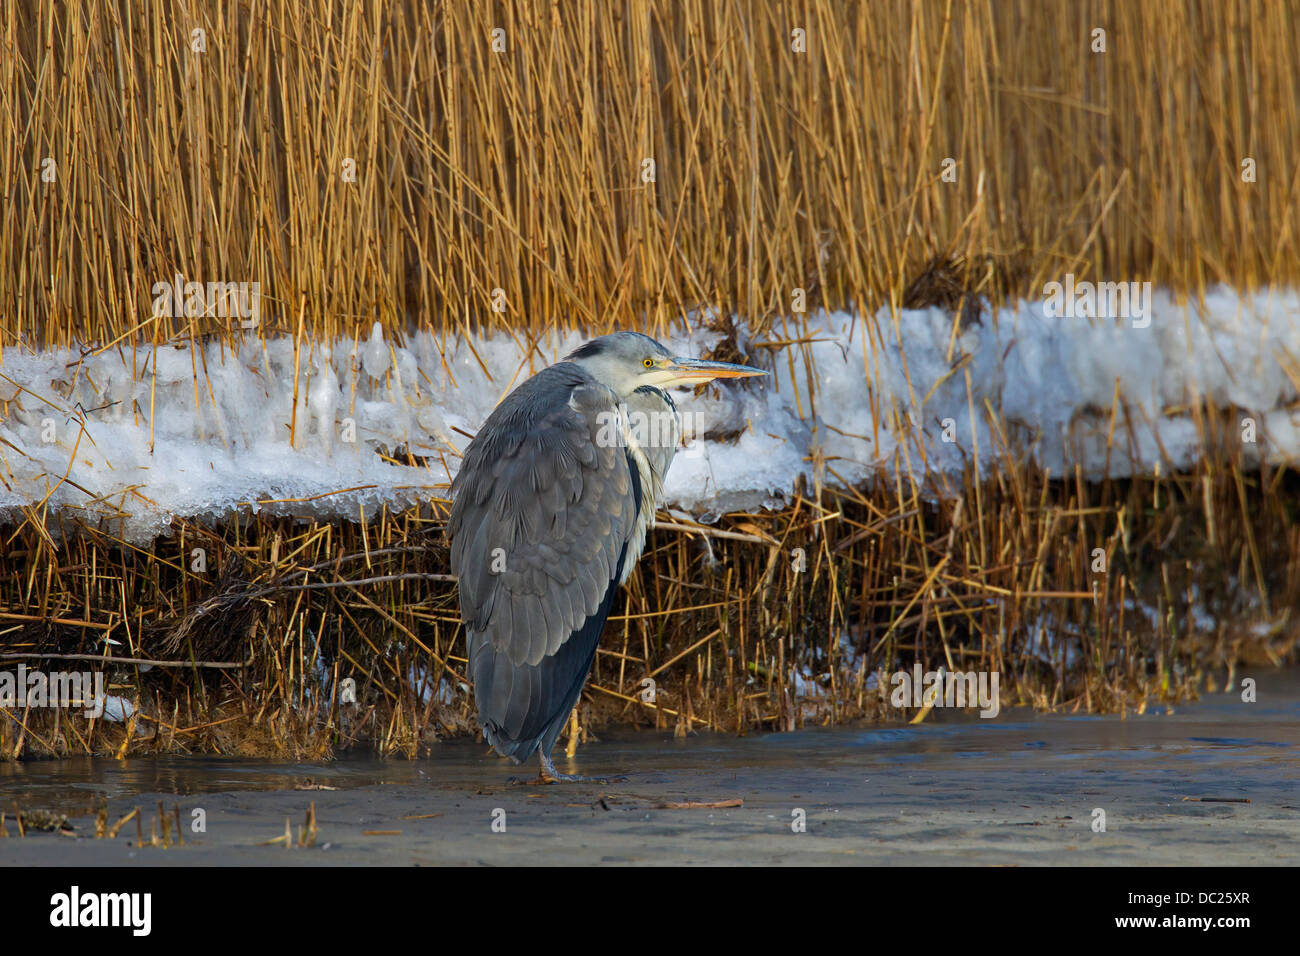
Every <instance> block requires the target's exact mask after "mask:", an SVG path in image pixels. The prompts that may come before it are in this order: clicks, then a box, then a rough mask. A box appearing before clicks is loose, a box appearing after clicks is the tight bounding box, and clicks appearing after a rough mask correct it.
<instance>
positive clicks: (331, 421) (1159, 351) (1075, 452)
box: [0, 289, 1300, 543]
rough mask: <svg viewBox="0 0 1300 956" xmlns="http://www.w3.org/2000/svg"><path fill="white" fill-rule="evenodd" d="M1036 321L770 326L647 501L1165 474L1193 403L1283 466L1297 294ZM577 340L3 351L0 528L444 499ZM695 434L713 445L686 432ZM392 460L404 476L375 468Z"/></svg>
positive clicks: (1186, 455) (1289, 450) (920, 318)
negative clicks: (528, 383)
mask: <svg viewBox="0 0 1300 956" xmlns="http://www.w3.org/2000/svg"><path fill="white" fill-rule="evenodd" d="M1051 311H1052V310H1050V309H1048V308H1045V305H1044V303H1042V302H1024V303H1021V304H1020V305H1018V306H1017V307H1015V308H1009V309H1004V310H1001V311H1000V312H997V313H996V314H993V315H989V314H985V315H984V316H983V318H982V319H981V320H980V321H979V322H976V323H971V324H969V326H968V327H966V328H965V329H963V330H960V331H956V332H955V330H954V323H953V317H952V315H951V313H949V312H947V311H945V310H942V309H938V308H931V309H918V310H910V311H902V312H899V313H898V314H897V316H894V315H892V314H891V313H890V312H889V311H888V310H882V311H881V312H880V313H878V314H877V315H875V316H871V317H863V316H861V315H854V314H851V313H847V312H833V313H826V312H818V313H810V314H808V315H806V316H798V317H792V318H789V319H785V320H781V321H778V322H777V323H776V326H775V327H774V328H772V329H770V330H769V331H768V332H767V333H766V334H765V335H763V336H762V337H761V339H762V340H763V341H767V340H786V339H797V340H801V342H800V344H797V345H794V346H792V347H786V348H780V349H769V348H765V347H762V344H763V342H762V341H759V342H757V343H756V345H757V346H758V347H756V348H755V349H754V350H753V353H752V354H754V355H757V356H760V357H761V356H766V357H767V358H768V360H770V362H771V367H772V370H773V376H772V378H770V379H766V380H761V381H760V382H758V384H756V385H755V384H749V385H745V386H742V387H731V386H727V387H720V388H710V389H707V390H706V391H705V392H704V393H703V394H701V395H699V396H693V395H691V394H689V393H686V392H683V393H681V394H680V395H679V402H678V405H679V408H680V409H681V410H682V412H683V414H684V417H685V423H684V426H685V427H684V437H685V440H686V445H685V447H684V448H683V449H682V450H681V452H680V453H679V455H678V458H677V460H676V462H675V463H674V465H673V468H672V470H671V472H670V473H669V477H668V481H667V486H666V495H667V498H668V502H667V503H668V504H669V505H671V506H673V507H675V508H679V509H683V510H686V511H689V512H692V513H694V514H697V515H699V514H701V513H709V514H716V513H718V512H721V511H726V510H732V509H742V508H756V507H760V506H764V505H767V506H771V507H775V506H778V505H779V504H780V503H781V502H782V501H783V498H784V496H785V495H787V494H788V493H789V492H790V490H791V489H792V487H793V485H794V482H795V481H796V479H797V478H798V477H799V476H801V475H802V476H804V477H805V478H806V479H807V480H808V481H810V482H812V483H818V482H822V483H826V484H837V483H840V482H850V483H857V482H861V481H863V480H865V479H867V478H869V477H871V476H872V475H873V474H876V473H879V472H881V471H884V472H892V471H893V470H894V469H902V470H903V471H904V472H905V473H906V472H910V473H911V474H914V475H916V476H917V477H918V478H919V477H923V476H926V475H928V476H930V477H934V478H937V479H939V480H942V479H943V478H944V477H945V476H951V475H954V474H958V473H960V470H961V468H962V467H963V464H964V463H965V462H967V461H970V460H972V459H977V460H978V461H979V462H980V465H981V468H984V469H987V468H989V467H990V466H994V465H996V463H997V462H998V461H999V460H1000V458H1001V456H1002V455H1003V454H1004V452H1005V449H1004V442H1005V443H1006V444H1007V445H1009V449H1010V453H1012V454H1014V455H1015V456H1016V457H1018V458H1026V457H1032V458H1034V459H1036V460H1037V461H1038V462H1039V463H1040V464H1041V465H1043V466H1044V467H1047V468H1050V469H1051V470H1052V472H1053V473H1054V474H1061V473H1062V472H1064V471H1065V470H1066V469H1067V468H1072V467H1073V466H1074V464H1075V463H1078V464H1079V465H1081V466H1082V467H1083V469H1084V470H1085V472H1086V473H1087V474H1088V475H1089V476H1093V477H1097V476H1100V475H1102V474H1104V473H1105V472H1106V470H1107V469H1109V471H1110V473H1111V474H1113V475H1116V476H1120V475H1127V474H1132V473H1150V472H1151V471H1152V470H1153V469H1154V468H1156V467H1157V466H1163V467H1164V468H1166V469H1173V468H1186V467H1187V466H1189V465H1190V464H1192V463H1193V462H1194V461H1195V460H1196V458H1197V456H1198V455H1199V454H1200V450H1201V447H1200V442H1201V439H1200V435H1199V432H1198V429H1197V426H1196V423H1195V420H1194V419H1193V417H1192V411H1193V408H1194V407H1195V406H1196V404H1197V403H1200V402H1205V401H1208V402H1209V403H1211V404H1213V405H1215V406H1217V407H1220V408H1229V407H1232V408H1236V409H1239V410H1240V416H1242V417H1247V416H1248V417H1250V418H1252V419H1253V428H1254V431H1255V438H1256V441H1255V442H1254V443H1253V444H1252V443H1247V444H1246V445H1244V446H1243V447H1244V454H1245V458H1246V460H1247V461H1257V460H1259V459H1261V458H1264V457H1267V458H1268V459H1270V460H1272V461H1296V460H1297V459H1300V411H1298V410H1297V409H1296V408H1294V407H1293V406H1295V405H1296V404H1297V382H1300V293H1297V292H1296V291H1292V290H1286V291H1279V290H1272V291H1267V290H1266V291H1262V292H1258V293H1254V294H1249V295H1247V294H1243V293H1238V292H1235V291H1232V290H1227V289H1216V290H1213V291H1211V292H1210V293H1208V294H1207V296H1206V299H1205V301H1204V303H1203V304H1196V303H1192V304H1190V305H1183V304H1179V303H1177V302H1175V301H1174V300H1173V299H1172V298H1171V297H1170V296H1169V295H1168V294H1167V293H1164V292H1161V291H1159V290H1157V291H1156V292H1155V293H1154V295H1153V296H1152V299H1151V302H1150V315H1149V318H1150V323H1149V325H1146V326H1145V327H1139V323H1136V322H1134V321H1132V320H1128V319H1118V320H1117V319H1106V318H1086V317H1078V318H1073V317H1064V316H1060V317H1058V316H1055V315H1053V314H1050V313H1051ZM740 329H741V332H740V334H741V337H742V345H743V344H746V343H745V341H744V336H745V334H746V333H745V330H744V326H743V323H742V324H741V326H740ZM717 338H718V335H717V333H712V332H708V331H701V330H695V331H693V332H692V331H688V330H686V329H683V330H682V331H681V332H680V334H677V335H675V336H673V337H672V338H671V339H670V340H669V341H667V342H666V343H665V344H666V345H668V346H669V348H672V349H674V350H675V351H678V352H682V353H687V354H700V353H701V352H703V351H706V350H707V349H708V348H710V347H711V346H712V345H714V344H715V343H716V341H717ZM580 341H581V337H580V336H579V335H578V334H577V333H568V334H566V335H563V336H558V337H555V336H553V337H549V338H546V339H543V340H542V341H540V342H538V343H536V345H535V347H533V348H532V349H531V350H527V351H526V346H527V344H528V343H526V342H525V341H524V340H523V339H520V338H516V337H513V336H511V335H507V334H498V335H495V336H492V337H486V338H480V339H476V340H473V341H472V342H471V341H466V340H464V339H460V338H447V339H445V340H444V339H438V338H436V337H434V336H433V335H431V334H430V333H428V332H419V333H416V334H414V335H411V336H408V337H407V338H406V339H405V345H404V346H397V345H395V344H393V343H391V342H389V341H386V340H385V339H384V337H383V335H382V333H381V332H379V331H378V329H377V328H376V330H374V331H372V332H371V333H369V334H368V335H366V336H365V337H363V338H362V339H360V340H357V341H354V340H352V339H349V338H344V339H341V340H339V341H336V342H333V343H319V342H310V341H309V342H304V343H303V344H302V346H301V347H300V348H299V349H298V350H297V351H295V348H294V342H293V340H292V339H290V338H287V337H285V338H279V339H272V340H269V341H265V342H263V341H262V340H260V339H258V338H257V337H255V336H253V335H251V334H250V335H249V337H248V338H246V339H244V340H243V341H241V342H239V343H237V348H235V349H234V350H232V349H231V347H230V345H229V344H223V343H222V342H220V341H206V342H203V343H201V344H200V345H197V346H190V345H189V344H179V345H175V346H173V345H163V346H159V347H152V346H145V347H114V348H111V349H107V350H104V351H98V352H96V351H94V350H91V349H87V350H85V351H84V354H83V351H82V350H75V351H73V350H56V351H50V352H42V353H36V354H33V353H32V352H30V351H29V350H26V349H24V348H22V347H10V348H6V349H4V350H3V351H2V352H0V522H6V521H22V520H24V514H23V511H22V509H23V508H24V507H30V506H33V505H36V506H38V510H39V513H40V514H41V515H42V516H43V517H44V518H45V520H46V523H47V524H48V525H50V526H52V527H55V528H56V529H57V527H58V524H59V522H58V520H57V519H58V518H59V517H60V516H67V517H70V516H77V517H79V518H81V519H82V520H84V521H87V522H88V523H91V524H99V525H102V526H104V527H106V528H108V529H109V530H112V531H113V532H114V533H118V534H121V535H123V536H124V537H125V538H126V539H127V540H130V541H132V542H133V543H144V542H147V541H149V540H151V539H152V538H154V537H155V536H157V535H159V534H162V533H166V531H167V530H168V528H169V525H170V522H171V519H172V517H173V516H182V517H187V518H197V519H202V520H212V519H217V518H220V517H223V516H226V515H229V514H231V513H232V512H236V511H244V510H262V509H265V510H268V511H271V512H274V513H284V514H293V515H301V516H318V517H327V518H328V517H358V516H360V515H363V514H364V515H366V516H370V515H373V514H374V513H375V512H376V510H378V509H379V508H380V507H383V506H387V507H389V508H401V507H405V506H408V505H411V504H413V503H415V502H417V501H419V500H421V499H427V498H429V497H431V496H445V495H446V485H447V483H448V482H449V481H450V479H451V477H452V475H454V473H455V470H456V467H457V461H458V457H457V456H458V453H459V450H460V449H462V448H463V447H464V445H465V444H466V443H467V441H468V439H467V438H466V437H465V435H464V434H463V432H470V433H472V432H473V431H474V430H475V429H477V428H478V427H479V425H480V424H481V423H482V421H483V420H484V418H485V417H486V416H487V414H488V412H490V411H491V409H492V408H493V406H494V405H495V404H496V403H497V402H498V401H499V400H500V398H501V397H502V396H503V395H505V394H506V393H507V392H508V391H509V390H510V389H511V388H513V387H514V386H516V385H517V384H519V383H520V382H522V381H523V380H524V379H525V378H526V377H527V376H528V375H529V374H531V373H532V372H533V371H536V370H537V369H539V368H541V367H542V366H543V365H545V364H547V363H549V362H551V361H555V360H557V359H559V358H560V357H562V356H563V355H564V354H565V353H566V352H568V351H569V350H571V349H572V348H574V347H576V346H577V345H578V344H579V343H580ZM760 360H762V359H760ZM1117 396H1118V399H1119V401H1118V414H1117V415H1114V416H1113V415H1112V408H1113V407H1116V401H1115V400H1116V397H1117ZM990 416H998V417H997V418H996V427H991V426H990ZM972 422H973V424H972ZM1250 427H1251V426H1250V423H1245V424H1244V425H1243V429H1244V432H1243V434H1244V433H1248V432H1249V429H1250ZM715 431H716V432H719V433H721V434H723V435H725V436H732V437H731V438H730V440H717V439H715V438H709V439H706V438H704V437H703V436H704V434H705V433H713V432H715ZM737 433H738V437H736V436H737ZM1108 434H1110V435H1111V436H1112V443H1113V449H1112V451H1111V453H1110V456H1109V459H1108V457H1107V452H1106V444H1107V436H1108ZM399 446H405V447H406V448H407V449H408V450H409V451H410V452H411V453H413V454H415V455H418V456H422V457H424V458H425V459H426V461H427V464H426V465H425V466H423V467H408V466H397V465H393V464H391V463H390V462H389V461H386V460H385V459H384V458H383V457H381V455H380V454H378V451H379V450H380V449H385V450H387V452H389V453H392V452H393V451H395V450H396V449H397V448H398V447H399ZM706 518H707V515H706Z"/></svg>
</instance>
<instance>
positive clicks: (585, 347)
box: [568, 339, 603, 359]
mask: <svg viewBox="0 0 1300 956" xmlns="http://www.w3.org/2000/svg"><path fill="white" fill-rule="evenodd" d="M602 348H603V346H602V345H601V344H600V340H599V339H592V340H591V341H590V342H584V343H583V344H582V345H579V346H578V347H577V348H576V349H574V350H573V351H572V352H570V353H569V356H568V357H569V358H570V359H584V358H591V357H592V356H593V355H599V354H600V352H601V349H602Z"/></svg>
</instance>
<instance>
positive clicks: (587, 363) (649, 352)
mask: <svg viewBox="0 0 1300 956" xmlns="http://www.w3.org/2000/svg"><path fill="white" fill-rule="evenodd" d="M567 360H568V361H570V362H573V363H574V364H576V365H580V366H581V367H582V368H583V369H584V370H585V371H587V372H588V373H589V374H591V376H592V377H593V378H595V379H596V380H597V381H599V382H600V383H601V384H603V385H608V386H609V387H610V388H611V389H613V390H614V392H615V393H616V394H618V395H620V396H623V397H626V396H628V395H631V394H632V393H633V392H635V391H636V390H637V389H638V388H640V387H641V386H643V385H653V386H655V387H657V388H676V387H677V386H679V385H699V384H700V383H702V382H711V381H713V380H714V379H715V378H748V377H749V376H751V375H766V374H767V372H765V371H763V370H762V369H761V368H751V367H750V366H748V365H733V364H731V363H730V362H706V361H704V360H703V359H693V358H685V357H683V356H680V355H673V353H672V352H669V351H668V350H667V349H666V348H664V347H663V346H662V345H660V344H659V343H658V342H656V341H655V340H654V339H652V338H650V336H648V335H642V334H641V333H640V332H615V333H613V334H612V335H602V336H601V337H600V338H598V339H592V340H591V341H590V342H587V343H586V344H584V345H580V346H579V347H578V348H576V349H574V350H573V352H571V353H570V354H569V356H568V359H567Z"/></svg>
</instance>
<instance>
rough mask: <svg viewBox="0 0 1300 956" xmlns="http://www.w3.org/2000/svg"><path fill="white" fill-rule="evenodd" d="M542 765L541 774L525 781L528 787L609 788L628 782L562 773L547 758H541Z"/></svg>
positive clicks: (623, 778) (622, 779) (625, 778)
mask: <svg viewBox="0 0 1300 956" xmlns="http://www.w3.org/2000/svg"><path fill="white" fill-rule="evenodd" d="M541 764H542V768H541V772H540V773H539V774H538V775H537V776H536V777H535V778H534V779H532V780H528V781H525V782H526V783H527V784H528V786H533V787H535V786H538V785H540V784H544V783H596V784H601V785H602V786H607V785H609V784H611V783H619V782H622V781H624V780H627V777H617V776H615V777H586V776H583V775H582V774H579V773H560V772H559V771H558V770H556V769H555V764H554V763H552V762H551V758H550V757H546V756H542V757H541Z"/></svg>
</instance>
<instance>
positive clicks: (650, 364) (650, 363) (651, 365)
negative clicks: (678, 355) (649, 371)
mask: <svg viewBox="0 0 1300 956" xmlns="http://www.w3.org/2000/svg"><path fill="white" fill-rule="evenodd" d="M641 364H642V365H644V366H645V367H646V368H654V367H655V360H654V359H652V358H648V359H646V360H645V361H644V362H642V363H641Z"/></svg>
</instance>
